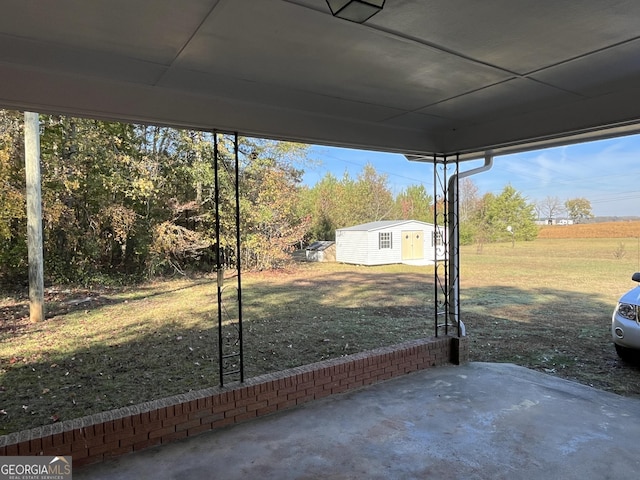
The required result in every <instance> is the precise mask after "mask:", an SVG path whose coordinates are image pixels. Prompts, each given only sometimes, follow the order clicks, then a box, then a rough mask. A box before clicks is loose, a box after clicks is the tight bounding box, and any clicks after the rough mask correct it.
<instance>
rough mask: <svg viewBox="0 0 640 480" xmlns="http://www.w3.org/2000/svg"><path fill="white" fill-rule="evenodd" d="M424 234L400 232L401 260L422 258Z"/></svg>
mask: <svg viewBox="0 0 640 480" xmlns="http://www.w3.org/2000/svg"><path fill="white" fill-rule="evenodd" d="M423 236H424V232H422V230H413V231H410V230H408V231H404V232H402V260H422V259H423V258H424V238H423Z"/></svg>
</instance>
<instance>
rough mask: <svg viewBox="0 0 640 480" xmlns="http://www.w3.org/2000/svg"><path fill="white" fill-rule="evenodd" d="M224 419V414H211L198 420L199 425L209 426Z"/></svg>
mask: <svg viewBox="0 0 640 480" xmlns="http://www.w3.org/2000/svg"><path fill="white" fill-rule="evenodd" d="M223 418H224V414H223V413H211V414H209V415H207V416H206V417H202V418H201V419H200V423H201V424H203V425H204V424H211V423H213V422H216V421H218V420H222V419H223Z"/></svg>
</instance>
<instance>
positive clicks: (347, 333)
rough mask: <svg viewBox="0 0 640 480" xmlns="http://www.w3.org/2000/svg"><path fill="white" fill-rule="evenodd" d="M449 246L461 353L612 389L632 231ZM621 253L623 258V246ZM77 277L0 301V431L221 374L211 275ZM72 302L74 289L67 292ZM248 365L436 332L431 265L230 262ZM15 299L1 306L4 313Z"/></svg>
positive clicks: (622, 389)
mask: <svg viewBox="0 0 640 480" xmlns="http://www.w3.org/2000/svg"><path fill="white" fill-rule="evenodd" d="M620 242H621V240H620V239H611V240H609V239H593V240H583V239H578V240H536V241H534V242H525V243H516V245H515V247H514V248H512V247H511V243H506V244H493V245H484V247H483V249H482V252H481V253H478V249H477V247H476V246H465V247H463V248H462V253H461V257H462V268H461V285H462V295H461V302H462V318H463V320H464V322H465V324H466V326H467V333H468V335H469V337H470V342H471V343H470V346H471V359H472V360H476V361H499V362H514V363H517V364H520V365H524V366H527V367H530V368H534V369H537V370H540V371H544V372H547V373H549V374H552V375H559V376H562V377H564V378H569V379H573V380H576V381H580V382H582V383H585V384H589V385H593V386H595V387H598V388H603V389H606V390H610V391H613V392H617V393H622V394H625V395H635V396H640V382H639V381H638V379H639V378H640V377H639V375H640V371H639V370H638V367H636V366H634V365H628V364H625V363H623V362H620V361H619V360H618V359H617V357H616V355H615V351H614V349H613V346H612V344H611V341H610V337H609V322H610V317H611V313H612V310H613V308H614V305H615V302H616V300H617V298H618V297H619V296H620V295H621V294H622V293H624V292H625V291H626V290H628V289H629V288H630V287H631V286H633V282H631V280H630V277H631V274H632V273H633V272H634V271H636V270H640V269H639V268H638V252H637V250H636V248H637V239H630V240H629V241H628V242H625V254H624V255H622V256H621V255H619V254H618V255H616V254H615V253H616V251H618V252H619V250H620ZM620 257H621V258H620ZM74 293H75V292H70V293H69V294H67V295H64V296H60V297H59V298H58V297H55V298H54V299H53V301H52V303H50V304H49V305H48V308H49V311H50V312H53V313H57V314H56V315H55V316H53V317H51V318H48V319H47V320H46V321H45V322H42V323H39V324H30V323H29V322H28V319H26V318H25V315H24V312H25V308H26V307H25V305H26V303H25V301H24V300H22V301H17V300H16V299H14V298H5V299H4V300H3V301H2V303H0V313H2V315H3V318H2V324H1V328H0V410H1V413H0V433H8V432H12V431H18V430H22V429H26V428H32V427H36V426H41V425H43V424H48V423H52V422H55V421H62V420H69V419H73V418H77V417H81V416H85V415H89V414H92V413H97V412H100V411H105V410H110V409H114V408H118V407H122V406H126V405H130V404H136V403H140V402H144V401H149V400H153V399H156V398H162V397H166V396H169V395H174V394H178V393H184V392H188V391H189V390H195V389H201V388H205V387H209V386H213V385H217V384H218V383H219V378H218V364H217V358H218V353H217V343H218V338H217V303H216V301H217V300H216V299H217V296H216V284H215V279H214V278H199V279H173V280H167V281H162V282H156V283H149V284H147V285H143V286H140V287H138V288H128V289H122V290H99V289H97V290H96V291H95V292H93V293H90V294H89V296H90V297H91V300H90V301H85V300H84V297H85V294H84V293H83V294H82V295H81V296H80V297H81V298H78V299H76V300H78V301H77V302H73V301H72V300H73V295H74ZM75 303H77V305H76V304H75ZM243 306H244V308H243V312H244V334H245V372H246V375H245V376H246V378H249V377H252V376H256V375H259V374H262V373H267V372H272V371H277V370H282V369H286V368H290V367H294V366H298V365H302V364H306V363H311V362H315V361H319V360H323V359H327V358H335V357H339V356H341V355H348V354H352V353H356V352H359V351H363V350H368V349H371V348H376V347H380V346H386V345H391V344H394V343H399V342H402V341H405V340H409V339H413V338H420V337H425V336H431V335H432V334H433V318H434V315H433V267H411V266H405V265H392V266H383V267H359V266H352V265H342V264H306V263H303V264H299V265H298V266H296V267H292V268H291V269H289V270H285V271H278V272H263V273H255V274H254V273H251V274H249V273H246V274H244V275H243ZM12 312H13V313H12Z"/></svg>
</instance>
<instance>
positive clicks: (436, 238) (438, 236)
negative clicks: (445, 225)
mask: <svg viewBox="0 0 640 480" xmlns="http://www.w3.org/2000/svg"><path fill="white" fill-rule="evenodd" d="M442 245H444V239H443V238H442V233H441V232H438V231H434V232H433V235H432V236H431V246H432V247H433V246H436V247H441V246H442Z"/></svg>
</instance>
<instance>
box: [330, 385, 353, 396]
mask: <svg viewBox="0 0 640 480" xmlns="http://www.w3.org/2000/svg"><path fill="white" fill-rule="evenodd" d="M347 390H349V388H348V387H347V386H346V385H338V386H337V387H334V388H332V389H331V395H334V394H336V393H342V392H346V391H347Z"/></svg>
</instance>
